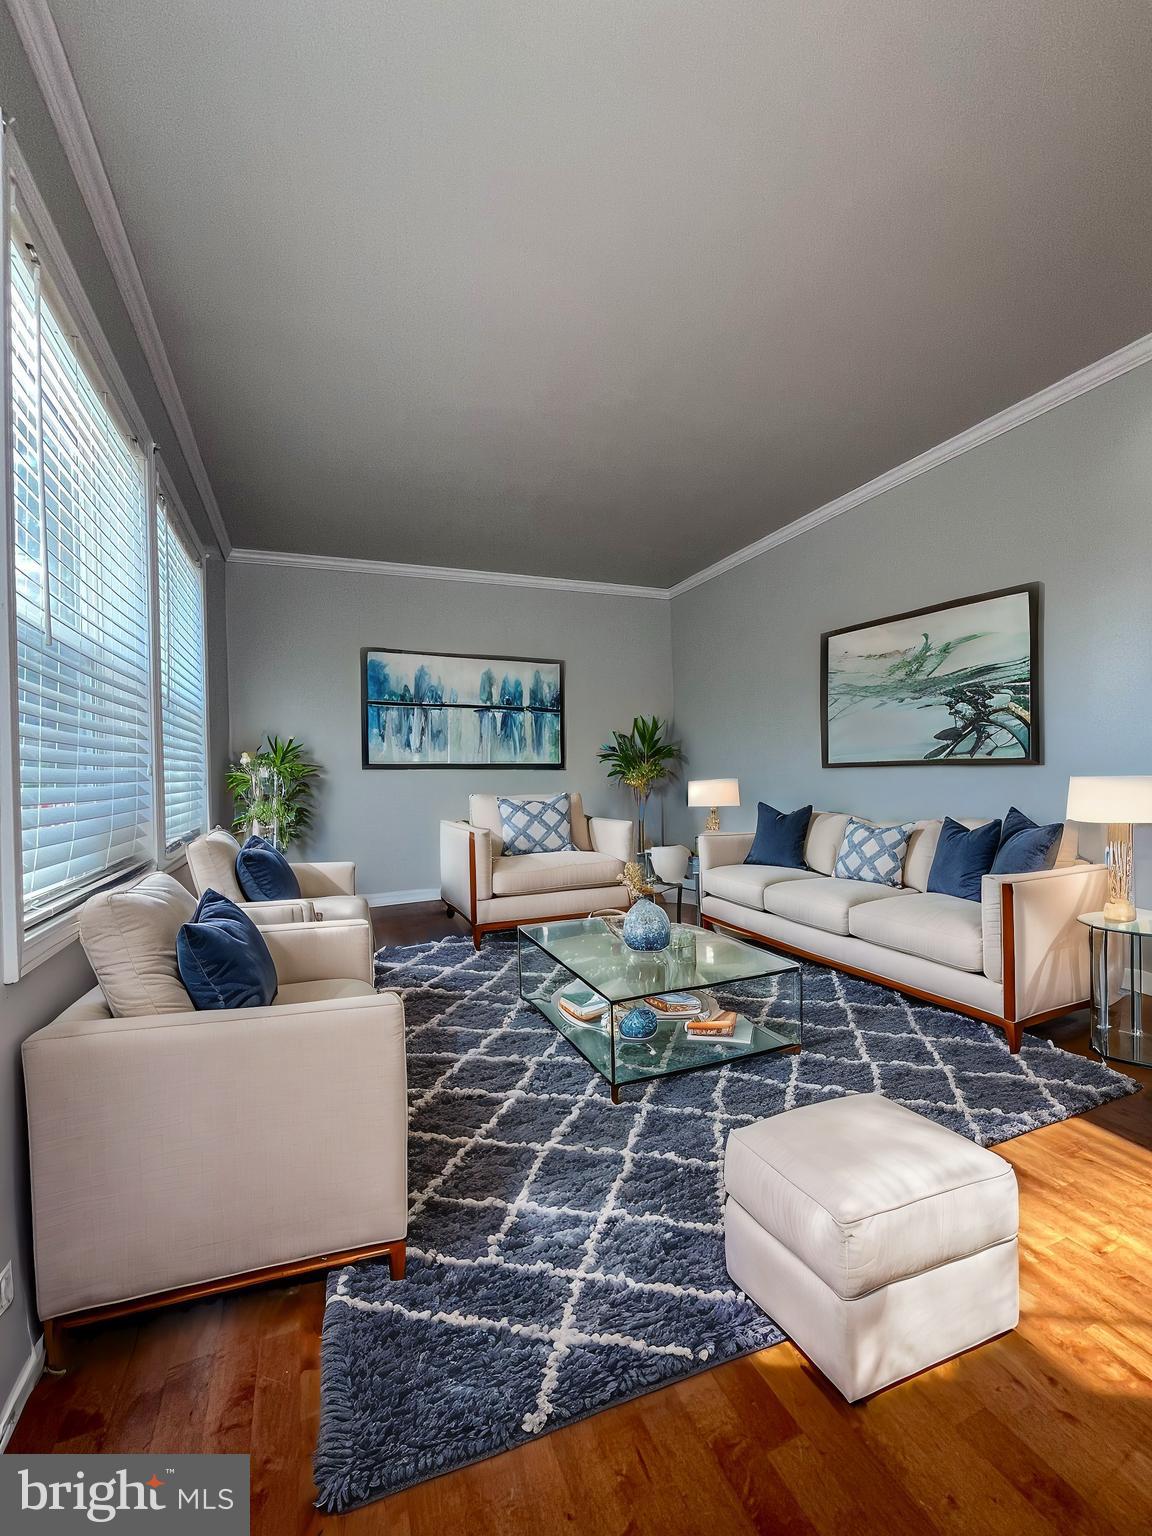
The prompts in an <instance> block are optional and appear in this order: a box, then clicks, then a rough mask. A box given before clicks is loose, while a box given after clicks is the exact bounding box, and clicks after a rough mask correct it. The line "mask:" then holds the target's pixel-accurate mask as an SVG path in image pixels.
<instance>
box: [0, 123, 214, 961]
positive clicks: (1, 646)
mask: <svg viewBox="0 0 1152 1536" xmlns="http://www.w3.org/2000/svg"><path fill="white" fill-rule="evenodd" d="M0 122H2V127H0V246H2V249H3V261H4V265H3V276H2V279H0V306H2V326H0V348H2V350H3V359H2V363H3V366H2V367H0V376H2V378H0V413H2V417H3V420H2V422H0V448H2V455H0V458H2V465H0V467H2V470H3V476H4V488H3V503H2V505H3V509H4V521H3V528H2V530H0V677H4V678H6V679H7V687H5V688H4V689H3V698H2V699H0V981H2V982H3V983H4V984H10V983H13V982H16V981H19V980H20V979H21V978H22V977H23V976H26V975H27V974H28V973H29V972H30V971H32V970H34V969H35V968H36V967H37V966H38V965H41V964H43V963H44V961H46V960H48V959H50V958H51V957H52V956H53V955H56V954H58V953H59V952H60V951H61V950H63V949H65V948H66V947H67V946H68V945H69V944H71V943H73V942H74V940H75V939H76V937H77V935H78V933H79V903H78V904H77V906H74V907H70V908H68V909H67V910H65V911H63V912H61V913H59V914H58V915H57V916H55V917H52V918H49V919H47V920H45V921H43V922H41V923H39V924H37V925H36V927H35V929H34V930H33V931H31V932H25V924H24V901H23V858H22V854H21V834H20V761H19V717H18V703H17V675H16V654H17V653H16V561H15V493H14V484H13V462H14V459H13V447H14V444H13V435H12V402H11V398H10V391H11V384H10V376H9V375H10V364H9V357H10V354H11V347H12V317H11V296H10V291H9V290H10V285H11V269H10V257H9V243H10V238H11V234H12V220H11V208H12V202H13V194H14V195H15V198H16V199H17V200H18V202H19V205H20V217H21V221H22V223H24V224H26V225H27V227H28V230H29V233H30V234H31V236H32V238H33V241H34V243H35V247H36V253H37V255H38V256H39V257H40V260H41V264H42V268H43V270H44V271H45V273H46V275H47V276H48V278H49V280H50V282H51V284H52V287H53V288H54V289H55V291H56V292H57V293H58V294H59V297H60V301H61V303H62V305H63V307H64V309H65V312H66V314H67V317H68V319H69V321H70V322H71V323H72V325H73V326H74V327H75V331H76V334H77V335H78V336H79V338H80V342H81V345H82V348H83V350H84V352H85V353H86V354H87V359H90V360H91V364H92V367H93V370H94V372H95V374H96V376H97V382H98V383H99V385H100V387H101V389H103V390H105V391H106V392H107V394H108V396H109V399H110V401H111V402H112V404H113V405H114V406H115V409H116V411H117V412H118V413H119V415H120V416H121V418H122V419H123V421H124V423H125V424H126V426H127V428H128V429H129V431H130V432H131V434H132V435H133V437H134V439H135V443H136V446H137V447H138V449H139V451H140V452H141V454H142V456H143V460H144V475H145V513H146V526H147V552H146V553H147V561H148V594H149V597H148V600H149V621H148V634H149V676H150V698H151V709H150V722H149V723H150V737H151V740H150V742H149V772H150V776H151V783H152V816H151V823H150V826H151V844H152V846H151V848H150V849H149V850H148V853H149V857H148V862H147V866H146V867H147V868H149V869H161V870H167V871H173V870H176V869H178V868H180V867H181V866H182V865H183V864H184V863H185V862H186V861H187V851H186V845H181V846H180V847H178V848H175V849H173V850H172V851H171V853H169V852H167V851H166V848H165V836H164V768H163V730H162V725H163V722H162V719H161V717H160V643H159V626H160V606H159V566H158V538H157V533H158V527H159V524H158V517H159V515H160V508H159V503H158V493H159V490H160V487H161V485H162V486H163V492H164V497H165V500H166V501H167V504H168V508H169V512H170V515H172V514H174V520H175V521H176V522H177V524H178V526H179V528H180V532H181V534H182V536H183V539H184V542H185V544H186V545H187V547H188V550H189V553H190V554H192V555H193V556H194V558H195V560H196V561H197V563H198V565H199V571H200V583H201V591H202V593H203V596H204V600H203V602H202V605H201V613H202V620H203V625H204V699H205V711H204V714H205V719H204V777H205V785H204V791H205V803H206V813H207V815H208V818H209V820H210V819H211V804H212V792H211V774H210V768H209V765H210V763H211V761H212V753H211V741H210V735H209V723H208V722H209V714H210V703H209V696H208V693H209V678H208V674H209V666H208V604H207V572H206V561H207V559H208V557H209V551H208V550H207V549H206V548H205V546H204V544H203V541H202V540H201V539H200V538H199V537H198V536H197V534H196V532H195V530H194V528H193V526H192V523H191V520H190V519H189V517H188V515H187V512H186V511H185V510H184V508H183V506H182V504H181V503H180V500H179V497H178V496H177V494H176V492H175V488H174V487H173V485H172V482H171V478H170V476H169V475H168V473H167V471H166V470H165V468H164V466H163V464H162V463H161V462H160V459H159V452H158V449H157V446H156V442H155V439H154V438H153V436H152V434H151V432H150V431H149V430H148V426H147V421H146V419H145V417H144V414H143V412H142V411H141V410H140V408H139V406H138V405H137V403H136V400H135V398H134V397H133V394H132V392H131V390H130V388H129V386H128V383H127V380H126V379H125V377H124V374H123V371H122V370H121V368H120V365H119V363H118V362H117V360H116V356H115V354H114V353H113V351H112V348H111V347H110V345H109V343H108V340H107V337H106V336H105V334H104V331H103V329H102V327H101V325H100V322H99V320H98V319H97V317H96V313H95V311H94V310H93V308H92V305H91V303H90V302H89V300H88V298H87V295H86V294H85V292H84V288H83V285H82V283H81V281H80V278H79V276H78V274H77V272H76V269H75V267H74V266H73V265H72V262H71V260H70V258H69V256H68V253H67V251H66V249H65V247H64V243H63V241H62V240H61V239H60V235H59V233H58V231H57V229H56V227H55V224H54V223H53V221H52V217H51V214H50V213H49V211H48V208H47V205H46V204H45V203H44V200H43V198H42V197H41V196H40V193H39V191H38V189H37V187H36V184H35V181H34V180H33V177H32V175H31V173H30V171H29V169H28V164H27V161H26V160H25V159H24V156H23V154H22V153H21V151H20V147H19V144H18V143H17V141H16V139H15V137H14V135H13V132H12V128H11V126H10V124H9V122H8V120H7V119H4V118H3V115H2V114H0ZM125 878H127V877H125ZM108 883H109V885H115V884H116V883H117V882H116V879H115V878H114V877H111V878H110V879H109V882H108Z"/></svg>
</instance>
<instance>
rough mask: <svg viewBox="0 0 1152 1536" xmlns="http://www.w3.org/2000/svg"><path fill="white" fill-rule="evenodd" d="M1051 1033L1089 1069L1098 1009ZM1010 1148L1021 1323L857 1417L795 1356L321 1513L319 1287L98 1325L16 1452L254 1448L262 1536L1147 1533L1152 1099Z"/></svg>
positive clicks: (405, 932)
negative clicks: (1016, 1187) (314, 1471)
mask: <svg viewBox="0 0 1152 1536" xmlns="http://www.w3.org/2000/svg"><path fill="white" fill-rule="evenodd" d="M378 917H379V922H378V932H379V936H380V939H381V941H382V942H386V943H403V942H411V941H413V940H416V939H422V938H428V937H431V936H434V935H437V934H441V933H450V932H457V931H462V930H461V929H460V925H459V924H458V922H454V921H451V920H449V919H448V918H446V917H445V916H444V915H443V912H442V910H441V909H440V908H439V907H433V906H422V907H410V908H403V909H391V910H389V911H386V912H383V913H380V914H378ZM1047 1032H1048V1033H1050V1034H1051V1035H1052V1036H1053V1038H1055V1039H1057V1040H1058V1041H1059V1043H1060V1044H1061V1045H1063V1046H1065V1047H1067V1048H1069V1049H1072V1050H1078V1051H1081V1052H1083V1053H1085V1054H1087V1052H1088V1046H1087V1032H1086V1021H1085V1020H1084V1019H1083V1018H1076V1019H1073V1020H1070V1021H1064V1022H1062V1023H1061V1024H1060V1025H1058V1026H1052V1027H1050V1028H1049V1030H1048V1031H1047ZM1132 1075H1133V1076H1135V1077H1137V1078H1139V1079H1140V1080H1141V1081H1142V1082H1143V1083H1144V1084H1145V1086H1148V1085H1150V1084H1152V1073H1150V1072H1143V1073H1141V1072H1136V1071H1134V1072H1133V1074H1132ZM1000 1150H1001V1151H1002V1152H1003V1155H1004V1156H1005V1157H1007V1158H1008V1159H1009V1160H1010V1161H1011V1162H1012V1164H1013V1165H1014V1166H1015V1168H1016V1172H1017V1175H1018V1178H1019V1181H1020V1195H1021V1208H1022V1223H1021V1250H1022V1268H1021V1278H1022V1284H1023V1312H1022V1317H1021V1322H1020V1327H1019V1328H1018V1330H1017V1331H1016V1332H1015V1333H1013V1334H1011V1335H1009V1336H1007V1337H1006V1338H1002V1339H997V1340H995V1341H993V1342H992V1343H991V1344H987V1345H985V1346H984V1347H983V1348H981V1349H977V1350H973V1351H972V1352H971V1353H969V1354H967V1355H965V1356H963V1357H962V1358H961V1359H959V1360H954V1361H951V1362H949V1363H948V1364H946V1365H943V1366H940V1367H938V1368H937V1369H935V1370H933V1371H929V1372H926V1373H925V1374H924V1375H922V1376H919V1377H917V1378H915V1379H914V1380H912V1381H908V1382H904V1383H903V1384H902V1385H900V1386H897V1387H893V1388H891V1389H890V1390H888V1391H887V1392H882V1393H880V1394H879V1395H878V1396H876V1397H874V1398H872V1399H871V1400H869V1401H868V1402H866V1403H863V1404H858V1405H856V1406H855V1407H850V1406H849V1405H848V1404H846V1403H845V1402H844V1401H843V1400H842V1399H841V1398H840V1397H839V1395H838V1394H837V1393H836V1392H835V1390H834V1389H833V1388H831V1387H830V1386H828V1385H827V1383H825V1382H824V1381H823V1380H822V1378H821V1377H820V1376H819V1375H818V1374H817V1373H816V1372H815V1371H814V1370H813V1369H812V1367H811V1366H810V1365H809V1364H808V1363H807V1361H806V1360H805V1359H804V1357H803V1356H802V1355H800V1354H799V1352H798V1351H797V1350H796V1349H794V1348H793V1346H792V1345H790V1344H781V1345H779V1346H778V1347H777V1348H775V1349H770V1350H765V1351H764V1352H763V1353H762V1354H760V1355H753V1356H749V1357H747V1358H745V1359H743V1360H738V1361H734V1362H732V1363H731V1364H728V1365H724V1366H720V1367H718V1368H717V1369H715V1370H711V1371H706V1372H704V1373H702V1374H701V1375H699V1376H696V1377H693V1378H692V1379H690V1380H688V1381H685V1382H682V1383H680V1384H679V1385H676V1386H671V1387H666V1388H664V1389H663V1390H662V1391H659V1392H656V1393H652V1394H650V1395H649V1396H647V1397H644V1398H640V1399H639V1400H637V1401H636V1402H632V1403H627V1404H624V1405H621V1406H620V1407H617V1408H613V1409H609V1410H608V1411H607V1412H605V1413H601V1414H598V1415H596V1416H595V1417H594V1418H591V1419H587V1420H585V1421H583V1422H582V1423H579V1424H575V1425H572V1426H570V1427H568V1428H566V1429H561V1430H558V1431H557V1432H556V1433H554V1434H552V1435H548V1436H545V1437H544V1438H543V1439H540V1440H537V1441H535V1442H533V1443H532V1444H530V1445H526V1446H523V1447H522V1448H520V1449H519V1450H515V1451H511V1452H508V1453H507V1454H505V1455H503V1456H499V1457H496V1458H494V1459H493V1460H490V1461H486V1462H481V1463H480V1464H479V1465H477V1466H474V1467H469V1468H467V1469H465V1470H463V1471H460V1472H456V1473H452V1474H450V1475H448V1476H446V1477H441V1478H437V1479H434V1480H433V1481H431V1482H428V1483H424V1484H422V1485H420V1486H419V1487H417V1488H413V1489H411V1490H409V1491H408V1492H407V1493H402V1494H398V1495H396V1496H395V1497H393V1498H391V1499H388V1500H386V1501H384V1502H381V1503H378V1504H374V1505H370V1506H368V1507H367V1508H365V1509H363V1510H358V1511H355V1512H353V1513H352V1514H350V1515H347V1516H344V1517H341V1518H333V1517H330V1516H325V1515H321V1514H319V1513H318V1512H317V1511H316V1510H315V1509H313V1508H312V1504H311V1500H312V1497H313V1487H312V1478H311V1470H310V1457H311V1453H312V1448H313V1445H314V1443H315V1436H316V1427H317V1420H318V1416H319V1370H320V1346H319V1328H320V1321H321V1313H322V1308H323V1286H322V1284H320V1283H319V1282H313V1283H309V1284H306V1285H293V1286H280V1287H269V1288H265V1289H263V1290H260V1291H252V1292H246V1293H242V1294H238V1295H235V1296H230V1297H227V1298H224V1299H220V1300H216V1301H212V1302H203V1303H199V1304H197V1305H194V1306H188V1307H184V1308H180V1309H177V1310H172V1311H168V1312H163V1313H158V1314H155V1315H153V1316H151V1317H147V1318H143V1319H137V1320H135V1321H132V1322H122V1323H116V1324H108V1325H105V1326H102V1327H99V1328H96V1327H94V1328H92V1329H89V1330H85V1331H81V1332H78V1333H77V1334H76V1335H74V1336H73V1338H72V1341H71V1345H70V1349H71V1360H72V1369H71V1370H70V1371H69V1374H68V1375H67V1376H64V1377H56V1378H50V1377H45V1378H44V1379H42V1380H41V1382H40V1383H39V1385H38V1386H37V1387H36V1390H35V1391H34V1393H33V1394H32V1398H31V1400H30V1402H29V1404H28V1406H27V1408H26V1409H25V1411H24V1415H23V1417H22V1418H21V1421H20V1423H19V1425H18V1426H17V1429H16V1432H15V1435H14V1436H13V1439H12V1442H11V1449H12V1450H16V1451H49V1450H66V1451H75V1452H84V1451H99V1450H114V1451H125V1452H126V1451H147V1450H156V1451H249V1452H250V1453H251V1457H252V1486H253V1491H254V1497H253V1520H252V1529H253V1531H254V1532H256V1533H258V1536H297V1533H298V1536H317V1533H320V1532H326V1533H329V1536H375V1533H383V1532H385V1531H387V1532H389V1533H390V1536H455V1533H457V1532H460V1533H463V1532H468V1533H470V1536H496V1533H499V1536H517V1533H526V1536H527V1533H532V1536H539V1533H541V1532H550V1531H560V1530H567V1531H572V1532H579V1533H581V1536H585V1533H586V1536H643V1533H649V1532H651V1533H657V1532H659V1533H661V1536H668V1533H680V1532H685V1533H686V1532H705V1531H706V1532H710V1533H734V1536H740V1533H747V1532H757V1531H761V1532H763V1531H769V1532H787V1533H796V1536H799V1533H802V1532H829V1533H831V1532H835V1533H838V1536H856V1533H870V1532H878V1533H880V1532H882V1533H884V1536H905V1533H908V1536H915V1533H920V1532H924V1533H933V1532H948V1533H955V1536H998V1533H1001V1532H1003V1533H1004V1536H1028V1533H1035V1536H1041V1533H1047V1532H1061V1533H1065V1536H1067V1533H1072V1532H1085V1533H1089V1532H1097V1533H1110V1532H1123V1533H1133V1536H1135V1533H1138V1532H1148V1531H1149V1530H1152V1283H1150V1282H1152V1097H1150V1095H1149V1094H1147V1093H1141V1094H1138V1095H1135V1096H1133V1097H1132V1098H1129V1099H1125V1100H1121V1101H1120V1102H1118V1103H1115V1104H1110V1105H1106V1106H1105V1107H1103V1108H1102V1109H1098V1110H1094V1111H1092V1112H1090V1113H1089V1114H1086V1115H1083V1116H1080V1117H1079V1118H1077V1119H1074V1120H1068V1121H1065V1122H1064V1123H1063V1124H1061V1125H1055V1126H1051V1127H1049V1128H1048V1129H1046V1130H1042V1131H1034V1132H1032V1133H1031V1134H1030V1135H1027V1136H1023V1137H1020V1138H1019V1139H1017V1140H1016V1141H1012V1142H1008V1143H1007V1144H1006V1145H1005V1146H1003V1147H1002V1148H1001V1149H1000Z"/></svg>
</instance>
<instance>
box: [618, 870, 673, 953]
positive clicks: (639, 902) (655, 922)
mask: <svg viewBox="0 0 1152 1536" xmlns="http://www.w3.org/2000/svg"><path fill="white" fill-rule="evenodd" d="M620 882H621V884H622V885H624V886H625V887H626V888H627V891H628V896H629V898H630V900H631V902H632V905H631V906H630V907H629V909H628V914H627V916H626V917H625V919H624V928H623V932H622V937H623V939H624V942H625V944H627V945H628V948H629V949H641V950H656V949H667V948H668V941H669V939H670V938H671V937H672V924H671V922H670V921H669V919H668V914H667V912H665V910H664V908H663V907H658V906H657V905H656V903H655V902H654V901H652V900H651V899H650V898H651V895H652V887H651V886H650V885H649V884H648V882H647V881H646V880H645V878H644V871H643V870H642V869H641V867H640V865H639V864H636V863H629V864H626V865H625V866H624V873H623V874H622V875H621V876H620Z"/></svg>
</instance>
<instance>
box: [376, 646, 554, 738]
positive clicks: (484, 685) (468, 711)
mask: <svg viewBox="0 0 1152 1536" xmlns="http://www.w3.org/2000/svg"><path fill="white" fill-rule="evenodd" d="M360 665H361V674H362V684H363V730H362V735H363V762H364V767H365V768H466V767H470V766H476V765H479V764H491V765H492V766H494V767H507V768H563V766H564V695H563V681H564V679H563V674H564V667H563V663H562V662H559V661H531V660H527V659H525V658H524V657H520V656H452V655H438V654H431V653H424V652H420V651H386V650H372V649H370V648H368V647H365V649H364V650H363V651H362V652H361V657H360Z"/></svg>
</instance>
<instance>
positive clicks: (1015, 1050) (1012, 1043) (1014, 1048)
mask: <svg viewBox="0 0 1152 1536" xmlns="http://www.w3.org/2000/svg"><path fill="white" fill-rule="evenodd" d="M1004 1033H1005V1034H1006V1035H1007V1036H1008V1049H1009V1050H1010V1051H1011V1052H1012V1054H1013V1056H1019V1054H1020V1043H1021V1041H1022V1040H1023V1039H1024V1026H1023V1024H1015V1023H1013V1022H1011V1021H1008V1022H1007V1023H1006V1024H1005V1026H1004Z"/></svg>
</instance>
